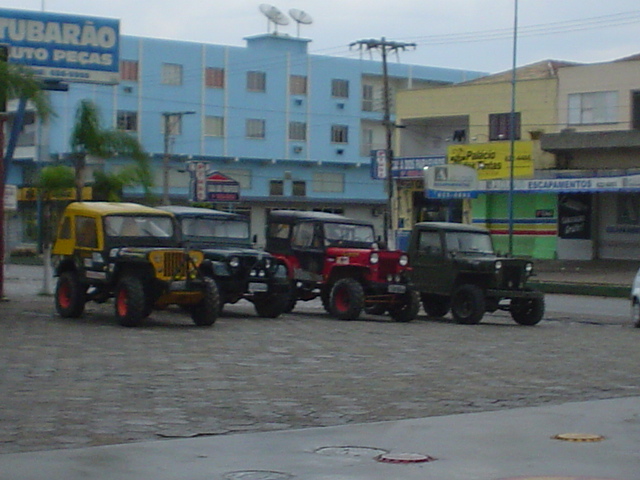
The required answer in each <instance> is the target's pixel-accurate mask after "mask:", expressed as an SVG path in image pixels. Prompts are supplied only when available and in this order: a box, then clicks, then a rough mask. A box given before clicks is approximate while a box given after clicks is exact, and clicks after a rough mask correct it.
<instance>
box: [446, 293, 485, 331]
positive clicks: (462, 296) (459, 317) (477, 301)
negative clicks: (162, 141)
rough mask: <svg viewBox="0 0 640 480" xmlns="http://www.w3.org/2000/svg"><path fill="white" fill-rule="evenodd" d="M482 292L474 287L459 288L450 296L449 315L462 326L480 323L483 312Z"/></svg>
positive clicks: (483, 300)
mask: <svg viewBox="0 0 640 480" xmlns="http://www.w3.org/2000/svg"><path fill="white" fill-rule="evenodd" d="M485 307H486V303H485V299H484V292H483V291H482V289H481V288H480V287H478V286H476V285H471V284H465V285H461V286H459V287H458V288H457V289H456V290H455V291H454V292H453V295H452V296H451V314H452V315H453V318H454V319H455V320H456V322H458V323H461V324H464V325H476V324H478V323H480V321H481V320H482V317H483V315H484V312H485Z"/></svg>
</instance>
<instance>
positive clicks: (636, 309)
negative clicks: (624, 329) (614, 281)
mask: <svg viewBox="0 0 640 480" xmlns="http://www.w3.org/2000/svg"><path fill="white" fill-rule="evenodd" d="M631 321H632V322H633V326H634V327H636V328H640V302H638V300H637V299H635V298H634V299H633V304H632V305H631Z"/></svg>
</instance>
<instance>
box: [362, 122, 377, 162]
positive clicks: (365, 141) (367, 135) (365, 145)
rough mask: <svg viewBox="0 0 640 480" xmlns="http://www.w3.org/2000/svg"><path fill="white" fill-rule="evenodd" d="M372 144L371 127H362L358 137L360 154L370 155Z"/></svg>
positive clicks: (363, 155)
mask: <svg viewBox="0 0 640 480" xmlns="http://www.w3.org/2000/svg"><path fill="white" fill-rule="evenodd" d="M373 146H374V145H373V128H363V129H362V133H361V139H360V156H362V157H368V156H370V155H371V150H373Z"/></svg>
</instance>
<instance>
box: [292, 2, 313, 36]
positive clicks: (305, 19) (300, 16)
mask: <svg viewBox="0 0 640 480" xmlns="http://www.w3.org/2000/svg"><path fill="white" fill-rule="evenodd" d="M289 15H290V16H291V18H293V19H294V20H295V22H296V23H297V24H298V26H297V30H298V36H300V24H304V25H310V24H311V23H312V22H313V18H311V15H309V14H308V13H307V12H303V11H302V10H298V9H297V8H292V9H291V10H289Z"/></svg>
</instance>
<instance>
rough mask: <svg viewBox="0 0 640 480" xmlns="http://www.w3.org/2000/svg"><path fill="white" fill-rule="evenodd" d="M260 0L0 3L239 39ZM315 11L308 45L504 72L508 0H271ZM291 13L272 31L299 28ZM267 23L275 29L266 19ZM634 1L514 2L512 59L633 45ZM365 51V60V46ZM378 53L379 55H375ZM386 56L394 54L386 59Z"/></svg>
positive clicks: (637, 12) (175, 34) (254, 23)
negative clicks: (383, 43)
mask: <svg viewBox="0 0 640 480" xmlns="http://www.w3.org/2000/svg"><path fill="white" fill-rule="evenodd" d="M262 3H263V2H261V1H260V0H227V1H221V0H208V1H203V0H152V1H150V0H0V6H1V7H3V8H16V9H27V10H42V9H43V7H44V9H45V11H49V12H56V13H71V14H78V15H91V16H101V17H111V18H116V19H119V20H120V33H121V34H123V35H138V36H144V37H157V38H169V39H175V40H187V41H196V42H206V43H213V44H223V45H234V46H244V45H245V42H244V37H247V36H252V35H257V34H261V33H266V32H267V28H268V21H267V19H266V17H264V16H263V15H262V14H261V13H260V10H259V6H260V5H261V4H262ZM268 3H269V4H271V5H274V6H276V7H277V8H278V9H280V10H281V11H282V12H283V13H285V14H287V13H288V12H289V10H290V9H292V8H295V9H298V10H302V11H304V12H306V13H307V14H308V15H309V16H311V18H312V19H313V23H312V24H311V25H301V26H300V36H301V37H304V38H309V39H311V40H312V42H311V44H310V46H309V51H310V53H315V54H321V55H335V56H350V57H354V58H357V57H358V56H359V55H360V54H359V53H358V52H357V51H353V50H350V49H349V44H350V43H352V42H355V41H357V40H363V39H371V38H374V39H380V38H382V37H385V38H386V39H387V40H393V41H397V42H407V43H416V44H417V47H416V49H415V50H411V51H407V52H404V53H402V54H401V55H400V61H402V62H403V63H411V64H420V65H431V66H437V67H450V68H459V69H466V70H479V71H485V72H491V73H495V72H500V71H504V70H509V69H510V68H511V65H512V59H513V32H514V28H513V27H514V4H515V0H446V1H443V0H273V2H271V1H270V0H269V2H268ZM296 27H297V25H296V23H295V22H293V21H291V22H290V24H289V25H287V26H281V27H278V32H280V33H287V34H289V35H292V36H296V35H297V28H296ZM271 31H273V27H271ZM639 32H640V3H639V2H638V0H604V1H603V0H519V8H518V36H517V56H516V59H517V60H516V61H517V65H518V66H521V65H526V64H529V63H533V62H536V61H539V60H546V59H553V60H567V61H575V62H587V63H590V62H601V61H608V60H613V59H616V58H620V57H624V56H628V55H632V54H635V53H640V35H639ZM365 58H370V57H369V54H368V53H367V54H366V55H365ZM372 58H374V59H379V56H375V54H374V56H373V57H372ZM391 60H392V61H396V58H395V57H393V58H392V59H391Z"/></svg>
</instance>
